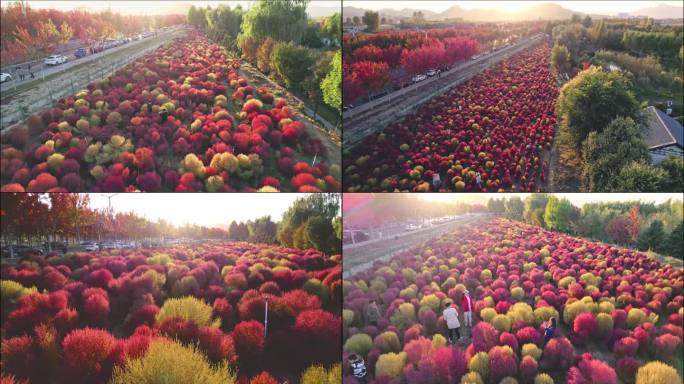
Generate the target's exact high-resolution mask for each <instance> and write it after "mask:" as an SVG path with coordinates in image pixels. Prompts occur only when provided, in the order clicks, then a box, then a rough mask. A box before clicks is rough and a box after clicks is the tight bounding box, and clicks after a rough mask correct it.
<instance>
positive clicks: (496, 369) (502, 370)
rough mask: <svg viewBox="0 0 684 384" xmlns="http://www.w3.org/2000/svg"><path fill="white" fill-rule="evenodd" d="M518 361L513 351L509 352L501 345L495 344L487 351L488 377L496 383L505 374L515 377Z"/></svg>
mask: <svg viewBox="0 0 684 384" xmlns="http://www.w3.org/2000/svg"><path fill="white" fill-rule="evenodd" d="M517 374H518V361H517V358H516V355H515V352H511V353H509V352H508V351H507V350H505V349H504V348H502V347H499V346H496V347H494V348H492V349H491V350H490V351H489V379H490V380H491V381H492V382H494V383H498V382H499V381H501V379H503V378H504V377H507V376H512V377H516V376H517Z"/></svg>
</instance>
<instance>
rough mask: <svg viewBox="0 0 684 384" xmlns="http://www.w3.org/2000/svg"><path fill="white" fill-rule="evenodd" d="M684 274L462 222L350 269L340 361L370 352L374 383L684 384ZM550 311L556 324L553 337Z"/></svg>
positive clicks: (625, 252) (504, 227)
mask: <svg viewBox="0 0 684 384" xmlns="http://www.w3.org/2000/svg"><path fill="white" fill-rule="evenodd" d="M682 273H683V271H682V270H681V268H674V267H673V266H671V265H669V264H665V263H661V262H659V261H657V260H656V259H655V258H653V257H652V256H649V255H646V254H644V253H641V252H637V251H633V250H629V249H626V248H618V247H615V246H611V245H608V244H603V243H595V242H590V241H587V240H584V239H581V238H576V237H572V236H569V235H565V234H561V233H556V232H551V231H547V230H543V229H541V228H538V227H534V226H529V225H526V224H522V223H519V222H515V221H509V220H506V219H492V220H489V221H487V222H484V223H479V224H473V225H467V226H463V227H461V228H459V229H457V230H456V231H454V232H452V233H450V234H448V235H445V236H442V237H440V238H435V239H432V240H429V241H427V242H426V243H424V244H423V245H421V246H418V247H415V248H413V249H411V250H409V251H405V252H403V253H400V254H398V255H396V256H395V257H393V258H392V259H390V260H389V261H380V262H376V263H375V264H374V266H373V268H372V269H370V270H367V271H363V272H360V273H358V274H356V275H354V276H352V277H351V278H349V279H345V280H344V282H343V291H344V310H343V322H344V326H343V338H344V339H345V343H344V347H343V348H344V358H343V361H346V360H347V359H346V356H348V355H349V354H350V353H352V352H353V353H356V354H358V355H361V356H362V357H363V358H364V360H365V361H366V363H367V365H368V372H369V377H372V380H369V381H368V382H374V383H458V382H460V383H492V384H496V383H535V384H539V383H554V382H555V383H570V384H578V383H603V384H617V383H618V382H620V383H634V382H636V383H680V382H681V380H682V379H681V374H682V373H681V372H682V364H681V362H682V318H683V316H684V308H683V306H682V305H683V304H684V275H682ZM465 289H468V290H469V291H470V293H471V297H473V301H474V313H473V325H474V327H473V328H472V329H471V328H466V327H465V326H464V321H463V314H462V312H461V310H460V306H461V302H462V301H461V299H462V295H463V292H464V290H465ZM369 300H375V301H376V302H377V303H378V306H379V309H380V314H381V316H380V319H378V320H377V323H376V324H377V326H375V325H371V324H370V323H369V322H368V321H367V320H366V317H365V314H366V307H367V305H368V303H369ZM452 303H455V304H456V305H457V306H458V307H459V314H460V316H461V335H465V336H466V337H465V338H463V337H462V338H461V341H459V342H457V343H456V344H455V345H447V341H446V338H445V336H446V333H447V330H446V324H445V321H444V319H443V317H442V310H443V309H444V308H445V307H446V306H448V305H450V304H452ZM551 317H554V318H556V319H558V328H557V330H556V332H555V335H554V337H553V338H551V339H550V341H548V343H546V345H544V344H543V342H542V336H543V327H542V324H543V323H544V322H546V321H547V320H549V319H550V318H551ZM347 368H348V367H345V369H347ZM345 372H348V371H347V370H345ZM344 382H345V383H355V382H356V380H355V379H354V378H353V377H352V376H351V375H350V374H347V376H345V379H344Z"/></svg>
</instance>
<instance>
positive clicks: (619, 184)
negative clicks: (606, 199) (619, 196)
mask: <svg viewBox="0 0 684 384" xmlns="http://www.w3.org/2000/svg"><path fill="white" fill-rule="evenodd" d="M666 183H667V172H665V171H664V170H663V169H662V168H660V167H654V166H652V165H650V164H647V163H646V162H644V161H632V162H631V163H629V164H627V165H625V166H624V167H623V168H622V169H621V170H620V173H619V174H618V175H617V176H616V177H615V180H614V182H613V183H612V184H613V187H612V190H613V191H615V192H622V191H630V192H664V191H667V189H665V184H666Z"/></svg>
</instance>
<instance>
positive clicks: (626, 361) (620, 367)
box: [616, 356, 640, 384]
mask: <svg viewBox="0 0 684 384" xmlns="http://www.w3.org/2000/svg"><path fill="white" fill-rule="evenodd" d="M639 365H640V364H639V361H638V360H637V359H635V358H633V357H631V356H627V357H623V358H621V359H619V360H618V361H617V364H616V369H617V374H618V376H620V379H621V380H622V381H624V382H625V383H628V384H631V383H634V379H635V378H636V373H637V370H638V369H639Z"/></svg>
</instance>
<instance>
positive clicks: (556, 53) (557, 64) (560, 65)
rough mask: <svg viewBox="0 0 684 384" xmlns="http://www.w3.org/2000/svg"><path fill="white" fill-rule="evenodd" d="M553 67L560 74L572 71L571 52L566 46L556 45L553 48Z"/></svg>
mask: <svg viewBox="0 0 684 384" xmlns="http://www.w3.org/2000/svg"><path fill="white" fill-rule="evenodd" d="M551 65H552V66H553V67H554V68H556V70H557V71H558V72H569V71H570V52H569V51H568V48H567V47H566V46H565V45H562V44H558V43H556V44H555V45H554V46H553V48H551Z"/></svg>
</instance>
